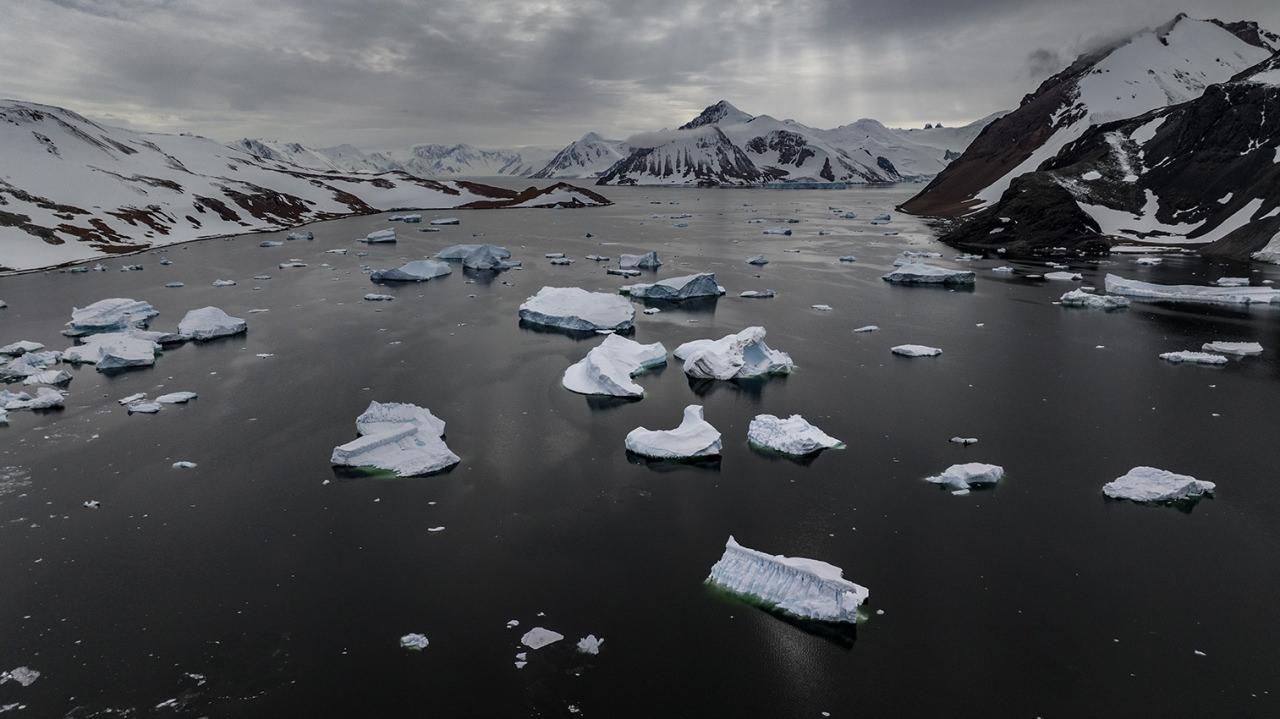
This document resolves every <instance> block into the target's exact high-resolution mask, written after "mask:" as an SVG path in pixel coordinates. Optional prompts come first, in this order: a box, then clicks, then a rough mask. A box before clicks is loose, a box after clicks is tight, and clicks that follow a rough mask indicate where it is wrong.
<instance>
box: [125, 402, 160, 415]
mask: <svg viewBox="0 0 1280 719" xmlns="http://www.w3.org/2000/svg"><path fill="white" fill-rule="evenodd" d="M128 410H129V414H155V413H156V412H159V411H160V403H159V402H155V401H152V402H134V403H133V404H131V405H129V407H128Z"/></svg>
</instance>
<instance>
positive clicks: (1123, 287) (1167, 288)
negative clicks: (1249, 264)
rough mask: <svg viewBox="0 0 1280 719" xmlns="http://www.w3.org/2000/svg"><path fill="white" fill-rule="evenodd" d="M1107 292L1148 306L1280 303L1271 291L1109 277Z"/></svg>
mask: <svg viewBox="0 0 1280 719" xmlns="http://www.w3.org/2000/svg"><path fill="white" fill-rule="evenodd" d="M1106 288H1107V292H1109V293H1111V294H1113V295H1124V296H1126V297H1132V298H1135V299H1139V300H1146V301H1148V302H1194V303H1209V304H1233V305H1250V304H1267V303H1269V302H1280V290H1277V289H1272V288H1270V287H1217V286H1212V285H1159V284H1156V283H1154V282H1142V281H1140V280H1128V279H1125V278H1123V277H1120V276H1119V275H1107V279H1106Z"/></svg>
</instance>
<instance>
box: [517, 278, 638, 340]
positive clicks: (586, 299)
mask: <svg viewBox="0 0 1280 719" xmlns="http://www.w3.org/2000/svg"><path fill="white" fill-rule="evenodd" d="M519 314H520V319H521V320H524V321H525V322H529V323H531V324H535V325H544V326H547V327H558V328H560V329H565V330H571V331H586V332H594V331H599V330H612V331H615V332H619V331H625V330H628V329H631V327H632V326H633V325H634V322H635V318H636V310H635V307H633V306H632V304H631V302H630V301H628V300H627V298H625V297H621V296H619V295H614V294H607V293H604V292H588V291H587V290H584V289H582V288H580V287H543V288H542V289H540V290H538V293H537V294H535V295H533V296H532V297H530V298H528V299H526V300H525V301H524V303H523V304H521V305H520V310H519Z"/></svg>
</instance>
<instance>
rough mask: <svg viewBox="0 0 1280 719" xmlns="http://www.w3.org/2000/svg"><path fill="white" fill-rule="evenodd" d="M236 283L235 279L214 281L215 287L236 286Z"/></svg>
mask: <svg viewBox="0 0 1280 719" xmlns="http://www.w3.org/2000/svg"><path fill="white" fill-rule="evenodd" d="M235 284H236V281H235V280H214V281H213V286H214V287H234V286H235Z"/></svg>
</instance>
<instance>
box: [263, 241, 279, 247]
mask: <svg viewBox="0 0 1280 719" xmlns="http://www.w3.org/2000/svg"><path fill="white" fill-rule="evenodd" d="M283 244H284V243H283V242H281V241H280V240H263V241H262V242H259V243H258V247H280V246H281V245H283Z"/></svg>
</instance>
